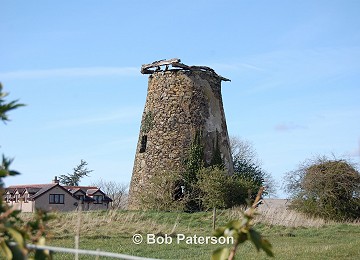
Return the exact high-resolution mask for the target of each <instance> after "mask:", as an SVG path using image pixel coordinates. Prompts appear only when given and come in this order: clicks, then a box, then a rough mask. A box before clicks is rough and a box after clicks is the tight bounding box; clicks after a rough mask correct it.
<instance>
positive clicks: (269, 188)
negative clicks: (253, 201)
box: [230, 136, 276, 197]
mask: <svg viewBox="0 0 360 260" xmlns="http://www.w3.org/2000/svg"><path fill="white" fill-rule="evenodd" d="M230 150H231V155H232V158H233V166H234V175H236V176H238V177H239V178H241V179H243V180H244V181H247V182H248V184H249V185H250V186H249V187H248V188H249V190H250V194H251V196H252V197H255V196H256V194H257V191H258V190H259V188H260V187H265V190H264V193H263V194H264V195H268V196H270V195H276V182H275V180H274V179H273V178H272V176H271V174H269V173H267V172H265V171H264V170H263V169H262V167H261V161H260V160H259V159H258V155H257V153H256V150H255V149H254V147H253V145H252V144H251V143H250V142H249V141H247V140H243V139H240V138H238V137H234V136H232V137H230Z"/></svg>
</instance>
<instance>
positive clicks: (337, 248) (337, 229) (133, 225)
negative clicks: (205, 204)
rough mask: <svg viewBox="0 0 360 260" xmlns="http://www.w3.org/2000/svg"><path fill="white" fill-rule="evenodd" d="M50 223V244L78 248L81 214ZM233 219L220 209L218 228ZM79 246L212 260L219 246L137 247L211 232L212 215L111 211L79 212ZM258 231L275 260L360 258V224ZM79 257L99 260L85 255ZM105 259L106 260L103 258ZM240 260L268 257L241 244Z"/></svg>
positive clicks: (260, 228) (264, 226) (58, 256)
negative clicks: (136, 239) (153, 237)
mask: <svg viewBox="0 0 360 260" xmlns="http://www.w3.org/2000/svg"><path fill="white" fill-rule="evenodd" d="M57 215H58V216H57V219H56V220H55V221H52V222H51V223H50V225H49V226H50V227H51V231H52V234H53V238H52V239H51V240H48V242H47V244H48V245H52V246H61V247H70V248H73V247H74V236H75V232H76V223H77V220H78V214H77V213H58V214H57ZM233 216H234V213H233V212H231V211H230V210H227V211H221V212H219V214H218V216H217V226H221V225H225V223H227V222H228V221H229V220H231V219H232V218H233ZM81 223H82V224H81V230H80V248H81V249H91V250H96V249H100V250H101V251H108V252H114V253H122V254H129V255H136V256H143V257H152V258H161V259H210V256H211V252H212V251H213V250H215V249H216V248H218V247H219V246H218V245H211V244H207V245H205V244H204V245H199V244H198V245H194V244H193V245H188V244H186V243H184V242H182V243H179V244H177V243H176V240H175V238H174V239H173V243H172V244H163V245H158V244H151V245H149V244H146V242H143V243H142V244H140V245H135V244H134V243H133V242H132V236H133V235H134V234H137V233H138V234H142V235H144V236H146V234H148V233H152V234H171V233H173V234H175V235H174V236H176V234H185V235H187V236H193V235H198V236H209V235H211V234H212V213H211V212H199V213H192V214H190V213H183V212H181V213H174V212H136V211H109V212H83V213H81ZM255 229H256V230H258V231H260V232H261V233H262V234H263V235H264V236H265V237H266V238H268V240H269V241H270V242H271V243H272V245H273V250H274V254H275V257H276V258H277V259H286V260H289V259H291V260H293V259H360V225H359V224H336V223H332V224H329V225H324V226H321V227H307V228H304V227H296V228H291V227H284V226H271V225H267V224H262V223H257V224H256V225H255ZM55 259H74V256H73V255H70V254H60V253H57V254H55ZM80 259H95V257H94V256H81V257H80ZM100 259H105V258H100ZM237 259H269V258H268V257H266V254H265V253H264V252H259V253H258V252H257V251H256V249H255V247H254V246H253V245H252V244H250V243H249V242H246V243H245V244H242V245H240V246H239V249H238V251H237Z"/></svg>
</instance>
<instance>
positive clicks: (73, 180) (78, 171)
mask: <svg viewBox="0 0 360 260" xmlns="http://www.w3.org/2000/svg"><path fill="white" fill-rule="evenodd" d="M87 165H88V163H87V162H86V161H84V160H82V159H81V162H80V164H79V165H77V166H76V167H75V168H74V171H73V173H68V174H67V175H64V174H62V175H60V176H59V181H60V183H61V184H63V185H65V186H79V183H80V180H81V179H82V178H84V177H85V176H87V177H89V173H91V172H93V170H88V168H86V166H87Z"/></svg>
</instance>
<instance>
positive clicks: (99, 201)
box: [93, 195, 103, 204]
mask: <svg viewBox="0 0 360 260" xmlns="http://www.w3.org/2000/svg"><path fill="white" fill-rule="evenodd" d="M93 199H94V200H95V201H94V204H102V201H103V196H102V195H94V197H93Z"/></svg>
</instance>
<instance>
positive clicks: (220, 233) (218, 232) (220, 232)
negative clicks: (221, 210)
mask: <svg viewBox="0 0 360 260" xmlns="http://www.w3.org/2000/svg"><path fill="white" fill-rule="evenodd" d="M225 230H226V227H219V228H217V229H215V231H214V232H213V235H214V236H216V237H222V236H224V232H225Z"/></svg>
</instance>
